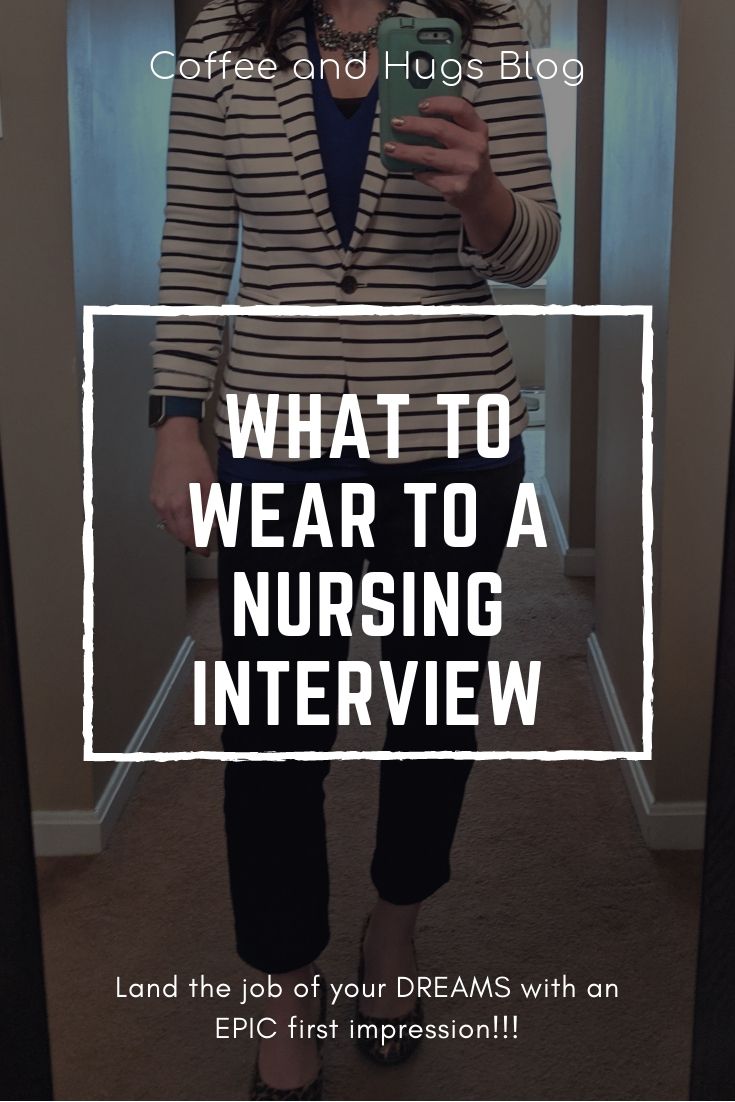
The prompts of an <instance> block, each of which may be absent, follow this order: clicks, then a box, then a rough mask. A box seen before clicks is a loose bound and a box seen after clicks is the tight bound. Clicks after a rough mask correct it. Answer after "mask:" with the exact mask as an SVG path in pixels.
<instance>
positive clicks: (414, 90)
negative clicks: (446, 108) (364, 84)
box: [378, 15, 462, 173]
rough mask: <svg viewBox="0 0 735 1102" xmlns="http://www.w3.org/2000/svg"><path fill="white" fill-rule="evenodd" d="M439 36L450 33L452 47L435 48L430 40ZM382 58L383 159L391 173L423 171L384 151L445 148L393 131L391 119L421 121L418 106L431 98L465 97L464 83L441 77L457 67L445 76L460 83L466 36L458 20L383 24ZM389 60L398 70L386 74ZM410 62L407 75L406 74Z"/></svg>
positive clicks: (439, 43) (442, 43)
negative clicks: (390, 145)
mask: <svg viewBox="0 0 735 1102" xmlns="http://www.w3.org/2000/svg"><path fill="white" fill-rule="evenodd" d="M440 31H449V32H451V41H436V42H432V41H431V34H432V33H433V32H440ZM420 36H421V37H420ZM378 55H379V59H380V75H379V91H380V144H381V159H382V161H383V164H384V165H385V166H386V168H388V169H389V170H390V171H391V172H404V173H414V172H416V171H421V170H422V167H421V166H420V165H411V164H409V162H408V161H399V160H397V159H396V158H395V157H391V156H389V155H388V154H387V153H386V152H385V151H384V149H382V147H383V146H385V143H386V142H389V141H399V142H404V143H406V144H409V145H432V146H436V147H439V148H441V143H440V142H437V141H435V140H434V139H433V138H425V137H423V136H419V135H416V134H405V133H401V132H400V131H397V130H394V129H393V126H392V125H391V119H393V118H395V117H396V116H397V115H398V116H400V115H404V116H405V115H420V114H421V112H420V111H419V104H420V103H421V102H422V100H425V99H428V98H429V97H430V96H461V95H462V83H461V81H460V83H458V84H455V85H452V84H451V83H446V81H445V79H444V76H443V74H442V64H443V63H444V62H447V61H449V62H452V64H451V65H449V66H447V67H446V68H445V70H444V72H445V73H446V74H448V79H449V80H450V81H453V80H455V79H456V72H457V64H460V65H461V62H462V32H461V30H460V27H459V24H458V23H456V22H455V21H454V20H453V19H438V18H437V19H414V18H412V17H410V16H402V15H397V16H394V17H393V18H391V19H384V20H383V22H382V23H381V24H380V29H379V31H378ZM386 59H387V60H388V61H389V62H390V63H391V65H392V66H393V68H391V69H387V68H386ZM406 61H408V70H409V71H408V74H407V73H406V72H405V65H406ZM417 63H418V71H417ZM396 66H400V67H399V68H396ZM422 73H425V74H426V75H422Z"/></svg>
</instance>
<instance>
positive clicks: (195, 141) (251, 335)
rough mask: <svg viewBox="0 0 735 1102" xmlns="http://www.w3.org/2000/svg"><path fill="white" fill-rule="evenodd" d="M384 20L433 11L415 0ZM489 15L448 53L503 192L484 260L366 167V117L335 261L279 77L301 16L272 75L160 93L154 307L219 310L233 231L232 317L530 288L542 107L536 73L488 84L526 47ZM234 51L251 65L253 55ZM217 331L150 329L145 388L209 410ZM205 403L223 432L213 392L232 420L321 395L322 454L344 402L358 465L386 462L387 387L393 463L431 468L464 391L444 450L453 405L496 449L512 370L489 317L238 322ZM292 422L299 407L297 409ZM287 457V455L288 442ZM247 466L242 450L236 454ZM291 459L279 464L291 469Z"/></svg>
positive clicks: (510, 13) (548, 241)
mask: <svg viewBox="0 0 735 1102" xmlns="http://www.w3.org/2000/svg"><path fill="white" fill-rule="evenodd" d="M233 14H234V3H233V2H232V0H212V2H211V3H209V4H207V6H206V7H205V8H204V9H203V11H202V12H201V14H200V16H199V18H198V19H197V21H196V22H195V24H194V26H193V27H192V29H191V31H190V33H189V36H188V38H187V41H186V42H185V44H184V47H183V49H182V54H181V56H182V57H191V58H195V59H198V60H203V59H204V58H206V57H207V55H208V54H209V53H210V52H211V51H212V50H214V51H215V52H216V53H217V54H220V53H222V52H223V51H224V50H225V49H227V48H228V46H229V45H230V41H229V39H230V34H231V29H230V20H231V18H232V16H233ZM400 14H402V15H407V16H415V17H425V16H428V15H432V14H433V13H432V12H431V11H430V9H429V8H428V7H427V6H426V5H424V4H422V3H418V2H404V3H402V4H401V6H400ZM500 14H501V16H502V18H501V19H500V20H499V21H496V20H494V19H490V18H488V19H487V20H484V21H483V22H481V23H480V24H478V25H477V26H476V27H475V30H474V33H473V37H472V40H471V41H469V42H467V43H466V44H465V55H466V57H474V58H478V59H480V60H481V62H482V64H483V73H484V76H483V80H482V81H476V80H471V79H469V78H468V79H466V80H465V82H464V84H463V86H462V93H463V95H464V96H465V97H466V98H467V99H468V100H470V102H472V103H473V104H474V106H475V108H476V110H477V111H478V112H479V113H480V115H481V116H482V118H483V119H484V120H485V121H486V122H487V126H488V139H489V151H490V156H491V158H492V163H493V166H494V169H495V171H496V173H497V174H498V176H499V177H500V178H501V179H502V180H503V182H504V183H505V185H506V186H507V187H509V188H510V189H511V190H512V193H513V196H514V206H515V217H514V221H513V224H512V226H511V228H510V230H509V232H508V234H507V236H506V238H505V240H504V241H503V242H502V243H501V245H500V246H499V247H498V248H497V249H496V250H495V251H494V252H492V253H490V254H482V253H479V252H476V251H475V250H473V249H472V248H471V246H470V245H469V244H468V243H467V242H466V241H465V238H464V234H463V231H462V223H461V218H460V216H459V213H458V212H457V211H456V210H455V209H454V208H452V207H451V206H449V204H447V203H446V202H445V201H444V199H443V198H442V197H441V196H439V195H438V194H436V193H434V192H433V191H431V190H430V189H429V188H427V187H426V186H425V185H423V184H421V183H419V182H418V181H417V180H415V179H414V178H413V176H410V175H402V174H401V175H397V174H392V173H388V171H387V170H386V169H385V168H384V167H383V165H382V162H381V159H380V108H379V107H378V109H377V112H376V118H375V121H374V124H373V131H372V137H371V142H370V148H369V153H368V159H367V165H366V170H365V176H364V179H363V184H362V190H361V194H360V204H359V211H358V215H357V221H356V225H355V229H354V232H353V235H352V239H351V241H350V242H349V246H348V247H347V248H343V246H342V243H341V241H340V238H339V234H338V232H337V229H336V226H335V224H334V220H333V218H332V216H331V214H330V210H329V204H328V200H327V188H326V182H325V179H324V172H323V168H322V163H321V157H320V153H319V147H318V143H317V134H316V126H315V121H314V111H313V100H312V88H311V82H310V81H309V80H304V79H302V78H300V77H298V76H295V75H294V72H293V63H294V62H295V61H297V60H298V59H300V58H304V57H306V56H307V46H306V33H305V26H304V21H303V18H297V19H295V20H294V21H293V22H292V23H291V24H290V25H289V28H288V31H287V33H286V34H285V36H284V38H283V40H282V48H283V52H284V54H285V56H286V58H287V59H288V65H287V66H285V67H283V68H282V69H280V70H279V71H278V72H277V73H275V74H274V76H273V77H272V79H264V78H263V79H258V78H257V76H256V77H254V78H253V79H250V80H243V79H236V78H235V77H234V75H233V72H232V68H230V70H229V72H228V74H227V76H226V77H225V78H224V79H223V77H222V75H221V72H218V71H217V70H216V69H215V72H214V73H213V76H212V78H211V79H210V80H207V79H206V70H205V69H203V70H202V76H201V78H199V79H194V80H187V79H184V78H182V77H180V76H177V77H176V78H175V80H174V82H173V98H172V103H171V120H170V139H169V152H168V172H167V201H166V213H165V226H164V233H163V244H162V254H161V278H160V302H161V304H165V305H179V306H182V305H187V306H188V305H211V304H216V305H219V304H222V303H224V302H226V301H227V300H228V295H229V291H230V285H231V279H232V274H233V266H234V264H235V260H236V257H237V256H238V238H239V237H240V236H241V244H242V249H241V260H240V270H239V281H238V283H237V285H236V286H237V297H236V301H237V303H238V304H241V305H244V306H252V305H258V304H266V305H275V304H284V303H286V304H298V305H325V304H345V305H354V304H357V303H363V304H370V305H374V304H377V305H382V306H397V305H430V304H440V303H447V304H450V303H454V304H456V303H460V304H465V303H492V295H491V292H490V288H489V286H488V282H487V281H488V279H493V280H496V281H499V282H503V283H510V284H516V285H520V286H524V287H525V286H530V285H531V284H533V283H534V282H535V281H536V280H537V279H539V278H540V277H541V276H542V275H543V273H544V272H545V271H546V269H547V268H548V266H549V264H550V263H551V261H552V260H553V257H554V254H555V252H556V249H557V245H558V241H559V233H560V222H559V214H558V209H557V205H556V200H555V197H554V191H553V186H552V182H551V166H550V163H549V157H548V154H547V147H546V123H545V115H544V108H543V101H542V98H541V93H540V89H539V85H538V82H537V80H536V79H535V78H533V79H530V80H529V79H526V78H525V77H524V78H522V79H519V80H512V81H511V80H501V78H500V53H501V50H503V49H506V50H517V51H518V52H519V53H521V54H522V53H523V51H524V50H525V49H526V48H527V47H526V40H525V37H524V33H523V30H522V26H521V22H520V19H519V16H518V11H517V9H516V7H515V5H514V4H503V5H500ZM243 56H245V57H250V58H251V59H252V60H253V61H257V60H259V59H261V58H263V57H264V52H263V50H262V48H259V49H255V48H250V49H247V50H246V51H245V52H244V53H243ZM222 337H223V322H222V320H221V319H220V318H218V317H216V316H213V317H211V318H209V317H205V318H196V319H191V318H181V319H175V318H166V319H160V320H159V322H158V324H157V328H156V338H155V341H154V344H153V352H154V356H153V361H154V363H153V366H154V381H153V388H152V390H151V393H152V394H161V395H179V396H182V397H195V398H208V397H210V395H212V393H213V389H214V380H215V375H216V373H217V367H218V363H219V359H220V356H221V347H222ZM218 389H219V393H218V394H217V395H216V398H215V400H216V402H217V409H216V415H215V426H216V431H217V434H218V436H219V437H220V438H221V439H222V440H224V441H225V442H226V441H227V440H228V438H229V428H228V418H227V408H226V395H227V394H237V395H238V400H239V402H240V405H241V406H243V405H244V403H245V401H246V399H247V397H248V395H251V394H255V395H257V396H258V402H259V404H260V406H261V408H262V410H263V415H265V404H266V401H267V396H268V395H271V394H277V395H282V396H285V395H287V394H291V393H299V394H302V395H309V394H315V393H316V394H320V395H321V396H322V425H323V441H322V442H323V446H324V449H325V450H326V449H328V447H329V442H330V438H331V432H332V431H333V429H334V426H335V423H336V416H337V411H338V407H339V403H340V399H341V396H342V394H343V393H345V391H349V392H351V393H354V394H357V395H358V396H359V402H360V411H361V414H362V419H363V423H364V425H365V427H366V431H367V437H368V443H369V447H370V456H371V459H373V460H374V461H376V462H392V461H393V460H389V459H388V457H387V435H386V434H387V422H386V416H387V414H386V408H385V406H384V405H379V404H378V403H377V402H376V396H377V395H379V394H381V393H405V394H408V395H409V396H410V403H409V405H408V406H405V407H403V409H402V411H401V418H400V424H401V433H400V451H401V454H400V457H399V461H400V462H412V461H414V460H421V459H432V458H439V457H441V456H445V455H446V450H447V441H446V433H445V424H446V409H444V408H443V407H441V406H438V405H437V403H436V395H437V394H439V393H450V392H454V393H463V394H467V395H469V396H470V405H469V406H467V407H465V408H464V411H463V412H462V414H461V419H460V449H461V450H471V449H473V448H475V447H476V417H475V413H474V410H473V409H472V402H473V401H474V400H476V399H477V398H478V397H479V396H480V395H481V394H484V393H488V392H502V393H504V394H505V395H507V397H508V399H509V401H510V405H511V410H510V415H511V435H517V434H518V433H520V432H521V431H522V430H523V428H524V427H525V425H526V424H527V414H526V410H525V406H524V403H523V399H522V397H521V393H520V389H519V386H518V382H517V380H516V376H515V372H514V368H513V360H512V355H511V351H510V348H509V346H508V341H507V339H506V337H505V334H504V331H503V327H502V325H501V323H500V319H498V318H496V317H492V316H487V317H473V316H467V315H463V316H461V317H451V318H424V317H416V316H411V317H405V318H404V317H402V318H386V319H383V318H379V319H372V318H350V317H344V318H339V319H323V318H293V319H282V318H277V317H270V318H264V317H256V316H245V317H237V318H236V319H235V321H234V325H233V330H232V334H231V340H230V347H229V352H228V358H227V363H226V366H225V370H224V373H223V377H222V380H221V382H220V385H219V388H218ZM303 406H304V410H306V402H304V403H303ZM277 426H278V427H277V433H276V449H275V451H274V453H273V457H272V458H273V459H276V460H281V461H284V460H288V459H293V458H294V456H290V455H289V453H288V450H287V448H288V418H287V401H286V399H285V397H283V398H281V399H280V412H279V419H278V422H277ZM305 446H306V445H305ZM248 454H250V455H252V456H257V455H258V450H257V447H256V446H255V444H253V446H252V447H251V448H250V449H249V451H248ZM307 457H308V454H307V452H306V451H304V452H303V454H302V455H301V456H299V457H298V458H307Z"/></svg>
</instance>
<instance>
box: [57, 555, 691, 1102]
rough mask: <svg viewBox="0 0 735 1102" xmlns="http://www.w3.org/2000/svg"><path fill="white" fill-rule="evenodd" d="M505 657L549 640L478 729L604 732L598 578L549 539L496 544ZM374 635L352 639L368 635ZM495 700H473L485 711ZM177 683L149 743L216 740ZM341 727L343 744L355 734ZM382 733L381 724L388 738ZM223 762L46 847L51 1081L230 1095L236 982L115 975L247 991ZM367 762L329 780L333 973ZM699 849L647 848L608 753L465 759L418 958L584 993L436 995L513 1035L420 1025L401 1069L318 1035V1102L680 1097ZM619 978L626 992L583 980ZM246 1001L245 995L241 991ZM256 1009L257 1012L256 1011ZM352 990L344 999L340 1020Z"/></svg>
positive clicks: (359, 871) (348, 925)
mask: <svg viewBox="0 0 735 1102" xmlns="http://www.w3.org/2000/svg"><path fill="white" fill-rule="evenodd" d="M503 574H504V581H505V592H506V597H505V623H506V627H505V630H504V632H503V635H502V637H501V638H500V639H499V640H498V641H497V642H495V643H494V644H493V655H494V657H497V658H506V659H507V658H512V657H513V658H519V659H522V660H527V659H529V658H540V659H541V660H542V663H543V666H542V678H541V694H540V699H539V712H538V715H539V722H538V723H537V725H536V727H535V729H531V730H528V729H524V728H522V727H521V726H519V725H518V726H509V727H508V728H507V729H505V730H504V731H503V730H501V731H498V732H492V731H489V730H487V729H485V730H484V731H481V742H482V745H483V746H485V747H491V746H497V747H500V746H502V745H505V746H507V747H512V746H517V747H519V748H533V747H534V746H535V747H538V746H543V747H546V748H556V747H567V746H568V747H575V748H582V747H607V746H608V741H607V735H606V732H605V729H604V726H603V723H602V718H601V715H600V711H599V707H598V705H597V702H596V700H595V698H594V694H593V691H592V688H591V685H590V681H589V677H588V673H587V668H586V661H585V658H584V651H585V639H586V636H587V634H588V632H589V630H590V627H591V588H590V583H588V582H584V581H571V580H569V579H565V578H563V577H562V575H561V572H560V568H559V563H558V560H557V558H556V556H555V554H554V553H553V552H552V551H547V552H542V551H537V550H534V549H531V550H528V549H526V550H519V551H514V552H509V553H508V555H507V558H506V561H505V565H504V570H503ZM191 616H192V619H191V623H192V633H193V634H194V635H195V637H196V639H197V641H198V645H199V648H200V652H201V653H202V654H203V655H204V654H207V653H209V654H210V655H213V654H214V652H215V651H216V647H217V631H216V607H215V595H214V590H213V584H212V583H206V582H198V583H195V584H194V585H193V588H192V614H191ZM365 649H366V648H365V645H364V644H361V645H358V647H357V650H358V651H359V652H362V653H364V652H365ZM485 710H486V709H485ZM190 713H191V708H190V700H189V699H188V698H187V699H185V700H183V701H182V702H181V704H180V705H179V707H178V709H177V711H176V714H175V715H174V716H173V719H172V722H171V724H170V728H169V730H168V731H167V733H166V735H165V737H164V739H163V742H162V746H161V748H162V749H174V748H205V747H216V746H217V735H216V732H215V731H213V730H212V731H209V730H207V731H202V730H197V731H195V730H193V729H192V727H191V726H190V721H189V716H190ZM366 737H367V736H366V734H365V732H364V731H363V732H360V733H359V734H355V733H349V734H348V736H347V737H345V738H344V739H343V740H342V742H341V745H342V746H350V745H352V746H359V745H360V743H361V742H362V743H363V746H364V744H365V740H366ZM379 737H380V736H379V732H378V731H375V732H374V733H373V736H372V738H373V745H378V742H379ZM221 768H222V766H221V765H220V764H219V763H212V764H210V763H205V762H195V763H183V764H178V763H175V764H165V765H160V764H159V765H149V766H147V767H146V769H145V772H144V773H143V775H142V777H141V780H140V783H139V785H138V788H137V790H136V793H135V795H134V797H133V799H132V801H131V803H130V805H129V807H128V809H127V811H126V813H125V815H124V818H123V820H122V821H121V822H120V824H119V826H118V827H117V829H116V831H115V834H114V837H113V839H112V842H111V844H110V846H109V848H108V849H107V851H106V852H105V853H103V854H101V855H100V856H98V857H94V858H75V859H56V860H50V859H46V860H42V861H40V862H39V866H40V878H41V893H42V906H43V920H44V932H45V946H46V967H47V983H48V995H49V1004H50V1015H51V1031H52V1038H53V1052H54V1062H55V1073H56V1089H57V1097H58V1098H60V1099H238V1098H244V1097H246V1094H247V1082H248V1075H249V1068H250V1064H251V1060H252V1057H253V1052H254V1048H253V1045H252V1044H251V1042H249V1041H238V1042H234V1041H224V1040H219V1041H218V1040H216V1039H215V1036H214V1019H215V1017H216V1016H217V1015H222V1016H226V1015H233V1014H236V1013H241V1012H242V1008H239V1007H238V1005H237V999H235V998H234V997H233V999H232V1000H229V1001H227V1000H223V1001H218V1000H209V1001H194V1000H192V999H190V998H187V997H186V991H185V990H184V992H183V995H182V996H181V997H180V999H179V1000H178V1002H176V1003H174V1002H170V1001H167V1000H160V1001H145V1002H143V1001H133V1000H131V999H127V1000H122V999H116V998H115V983H116V977H117V976H118V975H120V976H121V977H122V978H123V980H124V982H125V983H130V982H134V981H152V980H158V981H160V982H164V981H166V980H169V979H170V978H171V977H172V975H173V974H174V973H178V975H179V977H180V980H181V981H182V982H184V981H185V980H186V979H188V978H189V977H191V976H199V975H200V974H201V973H204V974H205V975H206V976H207V978H209V979H212V980H215V981H220V982H221V981H225V982H230V983H231V984H233V986H234V987H235V989H237V986H238V981H239V979H240V978H241V976H242V974H243V973H242V970H241V967H240V964H239V962H238V960H237V959H236V958H235V957H234V955H233V949H232V936H231V925H230V915H229V909H228V903H229V901H228V895H227V884H226V879H225V870H224V849H223V837H222V830H221V813H220V804H221V795H220V787H221ZM376 777H377V765H375V764H374V763H371V762H355V763H337V764H336V765H335V766H334V768H333V770H332V775H331V777H330V781H329V797H328V798H329V819H330V831H331V861H332V870H333V903H332V923H333V941H332V944H331V945H330V947H329V949H328V952H327V953H326V955H325V958H324V960H323V965H324V968H325V971H326V974H327V975H328V977H329V978H330V979H332V980H335V981H342V980H347V979H352V978H353V977H354V972H355V955H356V939H357V936H358V930H359V927H360V923H361V920H362V917H363V915H364V913H365V911H366V908H367V907H368V904H369V900H370V884H369V880H368V874H367V870H368V864H369V856H370V849H371V842H372V833H373V823H374V806H375V797H376ZM698 872H699V860H698V857H697V856H696V855H691V854H672V853H669V854H653V853H650V852H649V851H648V850H647V849H646V848H645V847H644V845H643V844H642V841H641V838H640V835H639V832H638V828H637V825H636V823H635V820H634V816H633V814H632V811H631V809H630V805H629V802H628V798H627V796H626V792H625V788H624V784H623V780H622V776H621V772H620V768H619V766H618V764H617V763H615V762H611V763H587V762H578V763H559V764H556V763H553V764H546V763H536V762H483V763H479V764H477V765H476V766H475V769H474V772H473V775H472V778H471V780H470V785H469V790H468V798H467V802H466V805H465V810H464V816H463V820H462V823H461V827H460V831H459V835H458V839H457V844H456V852H455V860H454V880H453V882H452V884H451V885H450V886H448V887H447V888H445V889H444V890H443V891H442V892H441V893H439V894H438V895H437V896H436V897H435V898H434V900H432V901H431V902H430V903H429V904H428V905H427V906H426V907H425V909H424V913H423V915H422V919H421V924H420V931H419V939H418V950H419V959H420V963H421V966H422V969H423V970H424V971H425V972H427V973H438V974H442V975H448V976H450V977H454V976H456V975H457V974H461V975H463V976H466V977H467V976H471V975H472V974H477V975H483V976H484V975H490V976H496V975H507V976H509V977H510V978H511V980H512V982H513V985H514V988H516V989H517V988H518V985H519V984H520V982H521V981H531V980H538V979H543V978H545V977H548V978H549V979H551V978H553V977H555V976H557V977H561V976H562V974H563V973H566V975H567V977H568V979H569V980H571V981H573V982H574V983H576V984H577V998H576V999H570V998H567V999H561V998H558V999H548V1000H542V1001H539V1002H528V1001H525V1000H523V999H522V998H518V997H514V998H512V999H509V1000H503V1001H500V1000H496V1001H495V1003H494V1004H493V1003H492V1002H489V1001H488V1002H485V1003H484V1004H483V1003H481V1002H478V1001H472V1002H468V1001H466V1000H464V999H461V998H459V997H458V998H455V999H452V1000H446V999H443V1000H437V1001H436V1002H435V1003H434V1004H432V1005H428V1006H427V1018H428V1020H429V1021H435V1022H440V1021H447V1022H450V1021H451V1020H452V1019H455V1020H456V1021H457V1022H480V1021H489V1022H490V1023H492V1020H493V1014H517V1015H518V1038H517V1039H515V1040H506V1041H503V1040H498V1041H494V1040H492V1039H491V1040H489V1041H488V1040H469V1041H460V1040H457V1041H431V1042H426V1043H425V1044H424V1046H423V1049H422V1050H421V1051H420V1052H419V1054H418V1055H417V1056H416V1058H415V1060H414V1061H412V1062H411V1063H410V1064H408V1065H406V1066H405V1067H403V1068H400V1069H396V1070H383V1069H379V1068H374V1067H373V1066H372V1065H370V1064H368V1063H366V1062H365V1061H364V1060H363V1059H362V1058H361V1057H360V1056H359V1055H358V1054H357V1053H356V1052H355V1051H354V1049H353V1048H352V1046H351V1043H350V1041H349V1039H348V1038H347V1037H346V1036H343V1037H342V1038H340V1039H339V1040H338V1041H337V1042H336V1043H333V1044H329V1045H328V1047H327V1049H326V1086H327V1097H329V1098H332V1099H345V1100H347V1099H447V1100H448V1099H487V1100H489V1099H559V1100H561V1099H565V1100H567V1099H682V1098H685V1097H686V1094H687V1076H688V1062H689V1034H690V1017H691V1004H692V985H693V970H694V953H695V938H696V923H697V906H698ZM594 981H602V982H603V983H604V982H612V983H616V984H617V985H618V987H619V997H618V998H617V999H616V1000H613V999H609V1000H606V1001H603V1000H595V1001H592V1000H589V999H587V998H585V997H584V996H583V988H584V987H585V985H586V984H588V983H591V982H594ZM245 1012H246V1013H251V1012H253V1011H251V1010H246V1011H245ZM254 1012H255V1013H256V1014H257V1008H255V1009H254ZM349 1016H350V1007H349V1006H345V1005H343V1006H342V1007H340V1008H338V1010H337V1013H336V1017H337V1018H338V1019H339V1020H340V1021H341V1022H346V1021H347V1020H348V1018H349Z"/></svg>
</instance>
